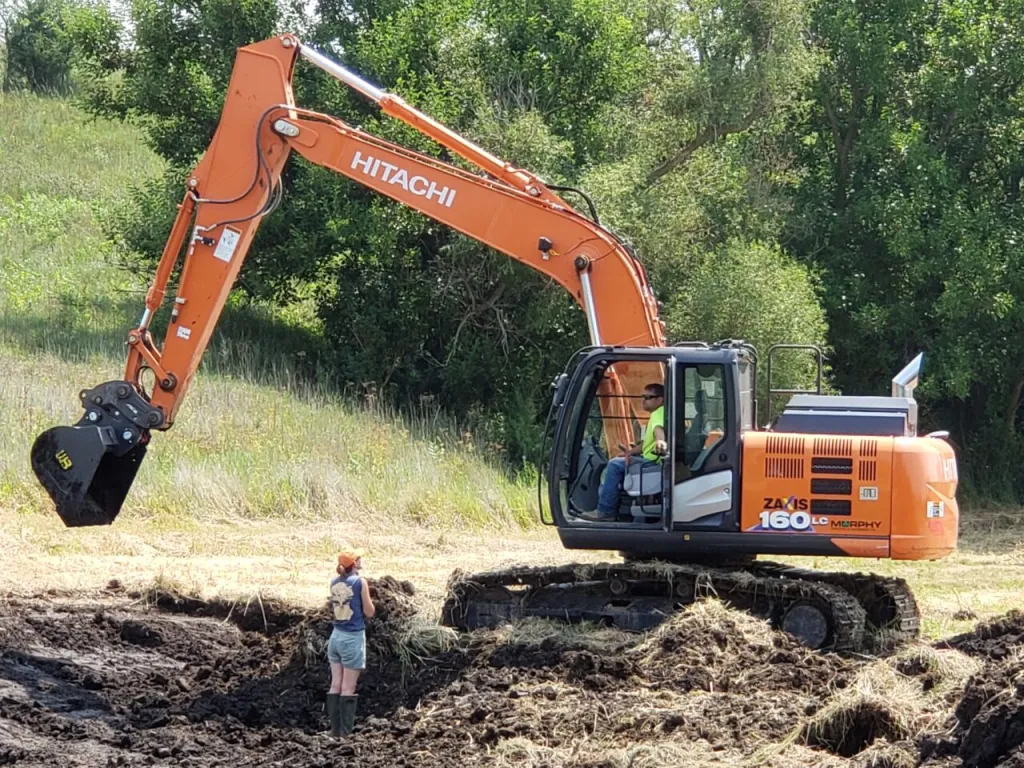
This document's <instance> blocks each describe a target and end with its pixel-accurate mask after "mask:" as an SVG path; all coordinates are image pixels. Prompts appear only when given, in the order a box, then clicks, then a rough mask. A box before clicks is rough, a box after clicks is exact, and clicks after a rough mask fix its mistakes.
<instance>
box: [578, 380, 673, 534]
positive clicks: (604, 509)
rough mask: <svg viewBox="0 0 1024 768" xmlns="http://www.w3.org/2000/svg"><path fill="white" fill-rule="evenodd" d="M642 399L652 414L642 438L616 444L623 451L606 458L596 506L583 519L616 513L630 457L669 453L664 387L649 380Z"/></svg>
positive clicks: (612, 516)
mask: <svg viewBox="0 0 1024 768" xmlns="http://www.w3.org/2000/svg"><path fill="white" fill-rule="evenodd" d="M642 401H643V408H644V410H645V411H647V412H648V413H649V414H651V415H650V416H649V417H648V419H647V428H646V430H645V431H644V439H643V440H642V441H641V442H639V443H634V444H633V445H632V446H631V447H629V448H626V446H624V445H622V444H621V443H620V444H619V447H620V448H621V449H622V450H623V452H624V455H623V456H616V457H615V458H613V459H611V460H609V462H608V466H607V467H606V468H605V474H604V480H603V481H602V482H601V489H600V490H599V491H598V495H597V509H596V510H594V512H590V513H585V514H583V515H581V517H583V518H584V519H585V520H592V521H595V522H599V521H602V520H614V519H615V517H616V516H617V515H618V513H619V493H620V491H621V490H622V481H623V480H624V479H625V478H626V473H627V472H628V468H629V460H630V457H632V456H640V457H641V458H642V459H643V461H646V462H650V461H660V460H661V457H662V456H664V455H665V454H666V453H668V441H667V440H666V439H665V387H664V386H662V385H661V384H648V385H647V386H646V387H644V394H643V397H642Z"/></svg>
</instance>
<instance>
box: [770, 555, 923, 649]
mask: <svg viewBox="0 0 1024 768" xmlns="http://www.w3.org/2000/svg"><path fill="white" fill-rule="evenodd" d="M750 568H751V570H752V571H753V572H754V573H757V574H758V575H760V576H765V577H775V578H783V579H787V578H788V579H800V580H802V581H814V582H818V583H823V584H831V585H832V586H835V587H839V588H840V589H843V590H845V591H846V592H848V593H849V594H851V595H852V596H853V597H854V598H855V599H856V600H857V602H858V603H860V605H861V607H862V608H863V609H864V612H865V620H866V624H865V649H866V650H871V651H874V652H883V651H887V650H891V649H893V648H897V647H899V646H901V645H904V644H906V643H909V642H912V641H913V640H916V639H917V638H918V636H919V635H920V631H921V612H920V609H919V608H918V605H917V601H916V600H915V599H914V594H913V592H911V590H910V586H909V585H908V584H907V582H906V581H904V580H903V579H899V578H895V577H892V576H879V575H877V574H873V573H838V572H830V571H814V570H810V569H807V568H795V567H793V566H788V565H783V564H780V563H772V562H765V561H757V562H755V563H753V564H752V565H751V566H750Z"/></svg>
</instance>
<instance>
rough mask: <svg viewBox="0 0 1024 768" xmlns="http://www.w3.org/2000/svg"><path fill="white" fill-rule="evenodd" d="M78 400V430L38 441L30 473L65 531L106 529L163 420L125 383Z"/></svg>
mask: <svg viewBox="0 0 1024 768" xmlns="http://www.w3.org/2000/svg"><path fill="white" fill-rule="evenodd" d="M80 397H81V399H82V405H83V406H84V407H85V414H84V415H83V416H82V418H81V419H80V420H79V421H78V423H77V424H75V425H74V426H73V427H54V428H52V429H48V430H46V431H45V432H43V433H42V434H41V435H39V437H37V438H36V441H35V443H34V444H33V445H32V470H33V471H34V472H35V473H36V477H37V478H38V479H39V482H40V483H41V484H42V486H43V488H45V489H46V492H47V493H48V494H49V495H50V498H51V499H53V503H54V504H55V505H56V507H57V514H58V515H60V519H61V520H63V521H64V525H66V526H68V527H69V528H70V527H76V526H85V525H110V524H111V523H113V522H114V518H116V517H117V515H118V513H119V512H120V511H121V505H122V504H123V503H124V500H125V497H126V496H127V495H128V490H129V489H130V488H131V486H132V482H133V481H134V480H135V474H136V473H137V472H138V471H139V465H140V464H141V463H142V457H143V456H145V455H146V446H147V445H148V443H149V435H150V430H151V429H156V428H159V427H160V426H161V425H162V424H163V423H164V415H163V412H162V411H161V410H159V409H157V408H154V407H153V406H152V405H150V404H149V403H148V402H147V401H146V400H145V399H144V398H143V397H142V395H140V394H139V392H138V391H137V390H136V389H135V387H133V386H131V384H129V383H128V382H126V381H108V382H106V383H105V384H100V385H99V386H98V387H95V388H94V389H90V390H84V391H83V392H81V393H80Z"/></svg>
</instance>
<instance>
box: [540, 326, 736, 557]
mask: <svg viewBox="0 0 1024 768" xmlns="http://www.w3.org/2000/svg"><path fill="white" fill-rule="evenodd" d="M755 374H756V353H755V352H754V350H753V348H751V347H749V346H748V345H745V344H742V343H729V344H722V345H714V346H712V345H706V344H700V345H697V344H690V345H685V346H680V347H669V348H663V349H646V348H643V349H641V348H635V349H631V348H623V347H605V348H596V349H591V350H590V351H588V352H586V353H585V354H583V355H581V356H579V357H578V358H577V359H576V362H575V367H574V369H573V370H572V372H571V374H568V380H567V381H566V382H565V383H564V384H563V385H562V388H561V389H562V391H561V392H560V393H559V395H558V397H559V399H560V401H561V402H559V403H558V404H557V407H555V408H553V414H552V421H553V423H554V430H553V435H554V438H553V443H552V450H551V454H550V460H549V461H550V463H549V474H548V476H549V478H550V481H551V482H550V485H549V502H550V509H551V512H552V517H551V519H550V520H549V522H552V523H555V524H556V525H557V526H558V528H559V532H560V533H561V535H562V537H563V541H566V543H567V545H568V546H571V547H573V548H592V547H593V548H598V546H599V545H610V546H609V548H613V549H622V548H624V547H623V543H624V542H626V541H629V540H635V541H636V542H637V546H641V547H642V548H643V549H644V551H646V550H648V549H649V548H650V547H652V546H653V547H655V548H657V547H658V546H665V545H664V542H665V537H664V535H663V534H664V533H665V532H672V531H684V530H701V531H730V532H735V531H738V530H739V506H738V499H739V495H740V494H739V469H740V454H741V441H740V439H741V435H742V434H743V433H744V432H745V431H747V430H749V429H753V427H754V413H755V402H754V390H755V388H754V380H755ZM609 380H619V381H625V382H628V383H629V384H630V385H631V386H629V387H627V388H626V389H627V391H629V392H632V393H639V392H642V391H643V390H644V389H645V388H646V387H648V386H649V385H651V384H660V385H661V386H662V387H663V391H664V399H663V405H662V408H663V409H664V430H665V437H666V440H667V443H668V452H667V454H666V455H664V456H651V455H649V454H648V455H632V456H630V457H629V458H628V461H627V462H626V466H625V473H624V477H623V479H622V483H621V486H619V487H618V488H617V489H616V490H617V496H618V506H617V512H616V514H615V515H614V517H599V518H597V519H595V517H594V513H595V510H597V508H598V502H599V498H600V497H601V495H602V493H603V494H604V498H605V499H606V502H607V499H608V498H609V497H610V494H611V492H612V491H611V489H610V488H609V487H608V483H610V482H611V480H610V479H609V473H608V472H607V470H608V466H609V461H610V460H611V459H612V458H613V457H615V456H622V455H623V453H624V451H623V448H624V447H628V446H626V444H625V441H623V440H621V439H617V437H618V436H621V435H622V434H623V433H624V432H626V433H627V434H629V435H630V437H631V438H632V439H631V442H633V443H641V444H642V439H643V437H644V434H645V431H646V429H647V425H646V421H647V417H648V414H647V413H646V412H645V409H644V406H643V405H642V403H641V402H639V400H640V398H639V395H638V394H633V395H625V394H622V393H621V392H620V391H619V389H620V388H616V387H614V386H608V384H607V382H609ZM622 399H626V400H628V401H629V407H628V408H627V409H621V408H616V407H615V404H616V401H619V400H622ZM623 410H625V411H626V415H623V413H622V412H623ZM624 420H625V421H626V422H627V424H626V428H625V429H623V424H622V422H623V421H624ZM613 479H614V478H612V480H613ZM602 483H604V484H605V486H606V487H605V488H604V490H603V491H602ZM673 538H675V537H673ZM612 542H614V543H612ZM601 548H604V547H601Z"/></svg>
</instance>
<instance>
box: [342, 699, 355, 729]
mask: <svg viewBox="0 0 1024 768" xmlns="http://www.w3.org/2000/svg"><path fill="white" fill-rule="evenodd" d="M358 703H359V697H358V696H356V695H352V696H342V697H341V733H342V735H344V736H348V735H349V734H350V733H352V731H354V730H355V728H356V704H358Z"/></svg>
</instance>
